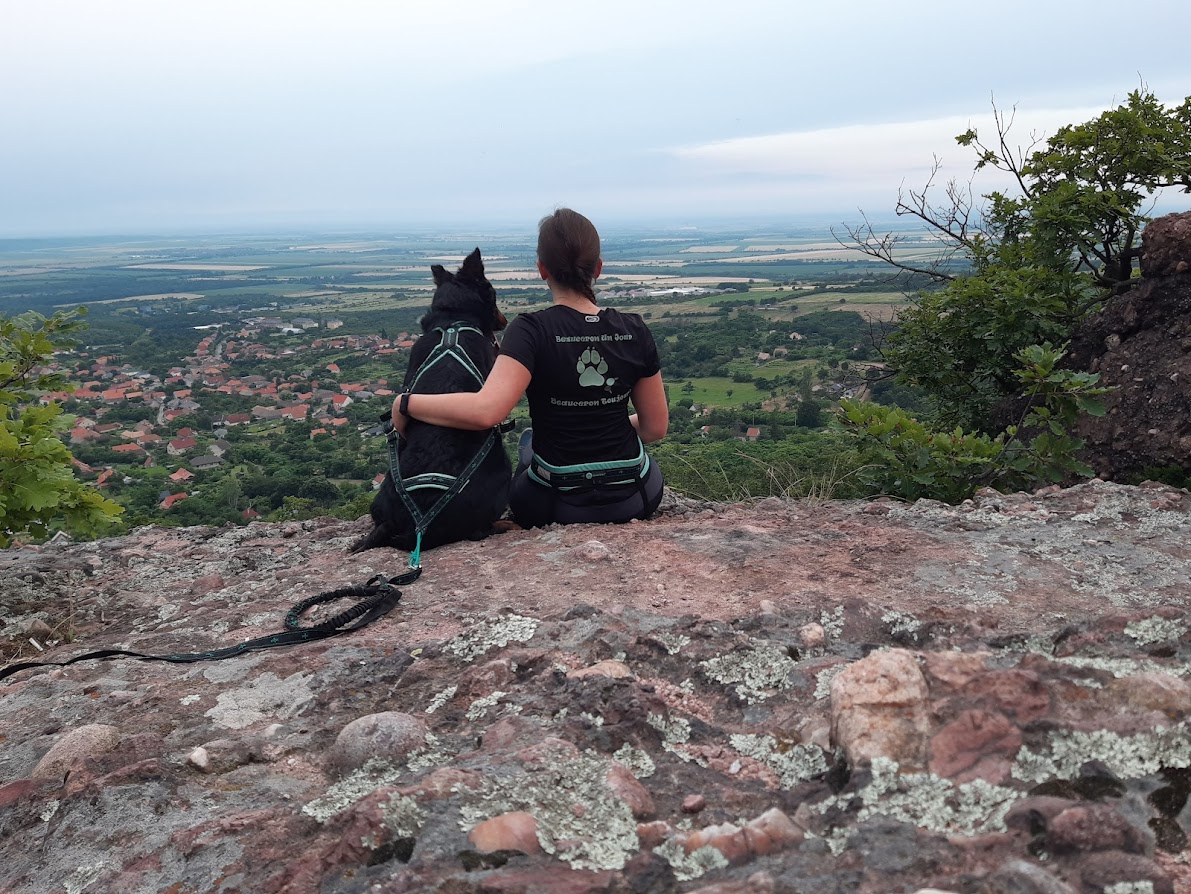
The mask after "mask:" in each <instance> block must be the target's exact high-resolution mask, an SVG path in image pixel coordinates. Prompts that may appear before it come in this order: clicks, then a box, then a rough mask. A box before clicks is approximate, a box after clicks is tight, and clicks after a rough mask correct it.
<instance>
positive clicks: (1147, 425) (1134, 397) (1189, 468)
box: [1069, 212, 1191, 478]
mask: <svg viewBox="0 0 1191 894" xmlns="http://www.w3.org/2000/svg"><path fill="white" fill-rule="evenodd" d="M1141 271H1142V278H1141V279H1140V280H1139V281H1138V282H1137V284H1136V285H1135V286H1134V287H1133V288H1132V289H1130V290H1129V291H1127V292H1125V293H1124V294H1121V295H1117V296H1115V297H1113V298H1112V299H1110V300H1109V301H1108V303H1107V304H1106V305H1105V307H1104V310H1103V312H1101V313H1100V314H1098V315H1096V316H1095V317H1093V318H1092V319H1090V320H1088V321H1087V322H1085V323H1084V324H1083V325H1082V326H1081V327H1080V328H1079V329H1078V331H1077V332H1076V333H1075V335H1074V337H1073V338H1072V341H1071V347H1070V354H1069V360H1070V363H1071V365H1072V366H1073V367H1074V368H1077V369H1083V370H1087V371H1090V372H1095V373H1099V374H1100V384H1101V385H1105V386H1108V387H1110V388H1112V389H1113V390H1112V391H1111V393H1109V394H1108V395H1107V397H1106V399H1105V404H1106V406H1107V409H1108V412H1107V415H1105V416H1104V417H1101V418H1086V419H1084V420H1083V421H1081V422H1080V424H1079V426H1078V428H1077V433H1078V434H1079V436H1080V437H1081V438H1083V439H1084V442H1085V445H1086V451H1085V459H1086V461H1087V462H1088V463H1089V464H1090V465H1091V466H1092V467H1093V469H1094V470H1095V471H1096V472H1097V473H1098V474H1100V475H1102V476H1105V477H1113V478H1122V477H1125V476H1129V475H1133V476H1136V475H1141V474H1144V473H1145V472H1146V470H1152V471H1153V472H1156V470H1159V469H1174V470H1181V472H1182V473H1183V474H1184V475H1191V212H1186V213H1183V214H1171V215H1167V216H1166V217H1160V218H1158V219H1157V220H1155V221H1153V222H1152V223H1150V224H1149V226H1148V227H1146V229H1145V231H1144V233H1143V235H1142V258H1141Z"/></svg>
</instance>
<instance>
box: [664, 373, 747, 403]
mask: <svg viewBox="0 0 1191 894" xmlns="http://www.w3.org/2000/svg"><path fill="white" fill-rule="evenodd" d="M687 382H689V383H690V384H691V385H692V386H693V387H692V390H690V391H686V390H684V388H683V386H684V385H685V384H686V383H687ZM667 384H668V387H669V390H670V404H671V405H674V404H676V403H677V402H678V401H685V400H688V399H690V400H693V401H694V402H695V403H697V404H703V405H705V406H713V407H740V406H743V405H744V404H747V403H756V402H758V401H761V400H764V399H765V398H767V397H769V392H768V391H761V390H760V389H758V388H757V386H756V385H754V384H753V383H752V382H734V381H732V379H730V378H727V377H726V376H704V377H702V378H697V379H678V380H676V381H673V382H669V383H667ZM729 391H731V392H732V393H731V394H729V393H728V392H729Z"/></svg>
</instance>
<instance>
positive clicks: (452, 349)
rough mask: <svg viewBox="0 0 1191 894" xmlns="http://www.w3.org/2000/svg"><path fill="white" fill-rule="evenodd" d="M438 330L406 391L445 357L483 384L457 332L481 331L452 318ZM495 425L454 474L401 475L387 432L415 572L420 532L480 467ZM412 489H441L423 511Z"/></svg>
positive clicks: (494, 436)
mask: <svg viewBox="0 0 1191 894" xmlns="http://www.w3.org/2000/svg"><path fill="white" fill-rule="evenodd" d="M434 331H435V332H438V333H439V334H440V335H439V341H438V344H437V345H435V346H434V349H433V350H431V352H430V354H429V356H428V357H427V358H426V359H425V360H424V361H422V365H421V366H419V367H418V369H417V372H415V373H414V377H413V379H412V380H411V381H410V382H409V385H408V387H407V389H406V390H407V391H411V392H412V391H414V389H415V386H416V385H417V384H418V380H419V379H420V378H422V375H423V374H424V373H425V372H426V370H428V369H430V368H431V367H432V366H434V364H436V363H440V362H442V361H443V360H446V359H448V358H449V359H453V360H456V361H458V363H459V364H460V365H461V366H462V367H463V368H464V369H466V370H467V371H468V372H469V373H471V374H472V376H473V377H474V378H475V380H476V381H477V382H478V383H479V385H480V387H481V388H483V387H484V374H483V373H482V372H480V369H479V367H478V366H476V364H475V361H473V360H472V359H471V357H469V356H468V354H467V352H466V351H465V350H463V348H462V347H460V346H459V335H460V333H462V332H474V333H475V334H476V335H479V336H480V337H481V338H483V337H484V333H483V332H482V331H481V330H479V329H477V328H476V327H475V326H469V325H467V324H466V323H461V322H455V323H452V324H451V325H450V326H447V327H446V328H443V327H441V326H439V327H437V328H435V330H434ZM497 431H498V429H495V428H494V429H490V430H489V432H488V437H486V438H485V439H484V443H483V444H482V445H480V449H479V450H478V451H477V452H476V455H475V456H473V457H472V459H471V462H469V463H468V464H467V466H466V467H465V468H464V469H463V471H462V472H460V473H459V474H458V475H454V476H452V475H444V474H442V473H440V472H425V473H423V474H421V475H412V476H410V477H409V478H402V477H401V462H400V458H399V451H398V443H397V440H398V439H397V437H396V435H395V434H392V433H391V434H390V435H389V438H388V442H389V473H390V476H391V477H392V479H393V488H394V490H396V491H397V495H398V496H399V497H401V502H402V503H403V504H404V505H405V509H406V511H407V512H409V516H410V518H411V519H413V522H414V533H415V538H416V539H415V540H414V549H413V552H411V553H410V554H409V567H410V569H411V572H412V571H417V572H418V573H419V574H420V573H421V570H422V565H421V563H422V535H423V534H425V533H426V531H427V529H429V527H430V524H431V522H433V521H434V519H435V518H436V517H437V516H438V514H439V513H440V512H442V511H443V509H445V508H446V505H447V504H448V503H449V502H451V499H452V498H453V497H454V496H455V495H456V494H457V493H459V491H461V490H463V488H465V487H467V482H468V481H469V480H470V479H471V476H472V474H473V473H474V472H475V470H476V469H478V468H479V467H480V463H482V462H483V461H484V458H485V457H486V456H487V455H488V452H489V451H490V450H491V449H492V445H493V444H495V443H496V440H497ZM414 490H441V491H442V492H443V493H442V494H441V495H440V496H439V498H438V499H437V500H435V501H434V504H433V505H432V506H431V507H430V509H428V510H427V511H426V512H422V510H421V509H420V508H419V507H418V504H417V503H415V502H414V500H413V497H411V496H410V491H414Z"/></svg>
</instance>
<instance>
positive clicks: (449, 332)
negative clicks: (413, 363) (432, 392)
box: [406, 323, 484, 391]
mask: <svg viewBox="0 0 1191 894" xmlns="http://www.w3.org/2000/svg"><path fill="white" fill-rule="evenodd" d="M434 331H435V332H438V333H441V335H440V337H439V340H438V344H437V345H435V346H434V349H433V350H432V351H431V352H430V355H429V356H428V357H427V358H426V359H425V360H424V361H422V365H421V366H419V367H418V371H417V372H416V373H414V377H413V380H412V381H411V382H410V383H409V386H408V387H407V389H406V390H407V391H413V390H414V386H416V385H417V384H418V379H420V378H422V374H423V373H425V372H426V370H428V369H430V367H432V366H434V365H435V364H436V363H439V362H441V361H443V360H445V359H447V358H451V359H454V360H457V361H458V362H459V363H460V364H461V365H462V366H463V368H464V369H466V370H467V371H468V372H469V373H471V374H472V375H473V376H474V377H475V380H476V381H477V382H479V383H480V387H483V385H484V374H483V373H482V372H480V369H479V367H478V366H476V364H475V362H474V361H473V360H472V359H471V357H469V356H468V355H467V351H465V350H463V348H461V347H460V346H459V333H461V332H474V333H475V334H476V335H478V336H480V337H481V338H483V337H484V333H483V332H482V331H480V330H479V329H477V328H476V327H475V326H468V325H467V324H465V323H452V324H451V325H450V326H448V327H446V328H445V329H444V328H442V327H441V326H439V327H437V328H436V329H435V330H434Z"/></svg>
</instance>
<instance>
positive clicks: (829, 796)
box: [0, 481, 1191, 894]
mask: <svg viewBox="0 0 1191 894" xmlns="http://www.w3.org/2000/svg"><path fill="white" fill-rule="evenodd" d="M366 527H367V523H366V522H364V521H360V522H354V523H348V522H339V521H334V520H330V519H322V520H316V521H313V522H307V523H291V524H283V525H279V524H262V523H254V524H251V525H248V526H247V527H242V528H222V529H205V528H189V529H161V528H144V529H140V530H137V531H135V532H133V533H131V534H129V535H127V536H125V537H121V538H116V539H109V540H103V541H97V542H94V543H87V544H78V545H70V546H48V545H47V546H44V547H40V548H32V547H27V548H23V549H14V550H8V551H5V552H2V553H0V609H2V612H3V614H2V616H0V618H2V620H3V631H2V639H0V643H2V645H3V648H4V650H5V653H4V654H5V657H7V658H9V659H14V658H18V657H19V658H22V659H28V658H29V657H30V656H34V655H41V656H44V657H47V658H51V659H55V660H63V659H65V658H67V657H69V656H72V655H77V654H79V653H82V652H85V651H88V650H91V649H96V648H100V647H110V646H122V647H130V648H133V649H136V650H139V651H147V652H154V653H159V654H160V653H172V652H179V651H195V650H201V649H209V648H217V647H220V646H226V645H230V644H233V643H235V642H238V641H241V640H245V639H249V638H251V637H256V636H261V635H264V634H267V633H268V632H270V631H272V630H276V629H279V628H280V625H281V619H282V617H283V616H284V615H285V613H286V611H287V610H288V608H289V607H290V606H291V605H292V604H293V603H294V602H296V601H298V600H299V599H302V598H304V597H307V596H310V595H312V594H315V593H319V592H322V591H325V590H328V589H333V588H338V587H343V586H346V585H349V584H354V583H360V582H362V581H364V580H366V579H368V578H369V577H371V576H372V575H374V574H377V573H395V572H398V571H399V570H400V569H401V565H402V564H403V562H404V560H405V555H404V554H402V553H398V552H396V551H393V550H388V549H380V550H373V551H370V552H369V553H366V554H362V555H354V556H353V555H349V554H348V552H347V549H348V547H349V546H350V545H351V543H352V542H353V541H354V540H355V539H357V538H358V537H359V536H360V535H361V534H362V533H363V532H364V530H365V529H366ZM424 562H425V567H426V570H425V573H424V574H423V576H422V579H421V580H419V581H417V582H416V583H414V584H411V585H409V586H407V587H405V588H404V593H403V599H402V601H401V603H400V605H399V606H398V607H397V608H396V609H395V610H394V611H393V612H391V613H390V614H389V615H387V616H386V617H384V618H383V619H381V620H378V621H376V622H374V623H373V624H371V625H369V626H367V627H365V628H363V629H362V630H359V631H356V632H354V633H351V634H348V635H345V636H343V637H340V638H335V639H329V640H322V641H319V642H314V643H309V644H305V645H297V646H289V647H284V648H276V649H266V650H263V651H259V652H253V653H251V654H247V655H241V656H238V657H233V658H229V659H226V660H222V661H212V662H205V663H199V664H190V665H172V664H162V663H153V662H142V661H135V660H128V659H121V660H112V661H88V662H80V663H78V664H74V665H71V666H69V667H65V668H48V669H41V670H25V671H22V672H20V673H19V674H17V675H14V676H12V677H9V678H8V679H7V680H4V681H0V890H2V891H4V892H11V894H35V892H36V894H41V892H60V891H69V892H72V894H75V892H77V894H95V892H108V891H120V892H162V891H168V892H172V894H182V892H224V894H228V892H253V894H257V892H260V894H281V892H286V894H314V892H322V894H354V892H359V894H364V892H369V894H371V892H376V894H397V892H442V894H446V892H452V894H462V892H477V894H478V892H527V894H528V892H623V894H628V892H662V894H664V892H680V891H681V892H692V891H697V892H701V894H746V892H775V894H784V892H789V894H793V892H808V891H813V892H816V894H835V892H839V894H845V892H846V894H887V892H892V891H904V892H911V891H924V890H933V891H943V892H964V894H1000V892H1010V891H1012V892H1052V894H1073V892H1079V894H1083V892H1110V894H1123V892H1142V891H1152V892H1158V894H1163V892H1174V891H1176V890H1179V891H1186V890H1191V887H1189V886H1191V872H1189V870H1188V851H1187V830H1188V829H1189V828H1191V808H1189V807H1188V803H1187V802H1188V794H1189V793H1191V728H1189V726H1188V724H1189V722H1191V716H1189V715H1191V683H1189V682H1188V672H1189V671H1191V663H1189V659H1191V632H1189V631H1191V614H1189V605H1188V602H1189V600H1191V583H1189V581H1191V493H1188V492H1187V491H1185V490H1178V489H1174V488H1170V487H1166V486H1161V485H1153V484H1151V485H1146V486H1142V487H1125V486H1122V485H1118V484H1113V483H1106V482H1101V481H1093V482H1091V483H1087V484H1082V485H1079V486H1077V487H1073V488H1069V489H1065V490H1060V489H1057V488H1048V489H1046V490H1044V491H1040V492H1038V493H1036V494H1016V495H1008V496H1003V495H1000V494H995V493H993V492H983V493H981V494H980V495H979V496H978V497H977V498H976V499H975V500H972V501H969V502H967V503H965V504H964V505H962V506H958V507H950V506H945V505H942V504H938V503H933V502H927V501H920V502H918V503H915V504H913V505H909V506H906V505H901V504H897V503H893V502H888V501H873V502H847V503H845V502H803V503H797V502H785V501H781V500H776V499H770V500H766V501H763V502H761V503H759V504H756V505H748V506H745V505H697V504H693V503H687V502H681V501H678V500H676V499H675V498H673V497H668V501H667V504H666V508H665V511H663V512H662V513H661V514H660V515H659V517H657V518H655V519H653V520H651V521H649V522H644V523H634V524H629V525H621V526H609V527H596V526H574V527H568V528H549V529H545V530H532V531H520V530H514V531H510V532H506V533H503V534H500V535H498V536H494V537H492V538H489V539H488V540H486V541H483V542H480V543H463V544H453V545H450V546H446V547H442V548H439V549H436V550H433V551H430V552H428V553H427V554H426V555H425V556H424ZM339 607H340V606H328V607H326V609H325V610H326V611H328V612H332V611H335V610H337V609H338V608H339Z"/></svg>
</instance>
